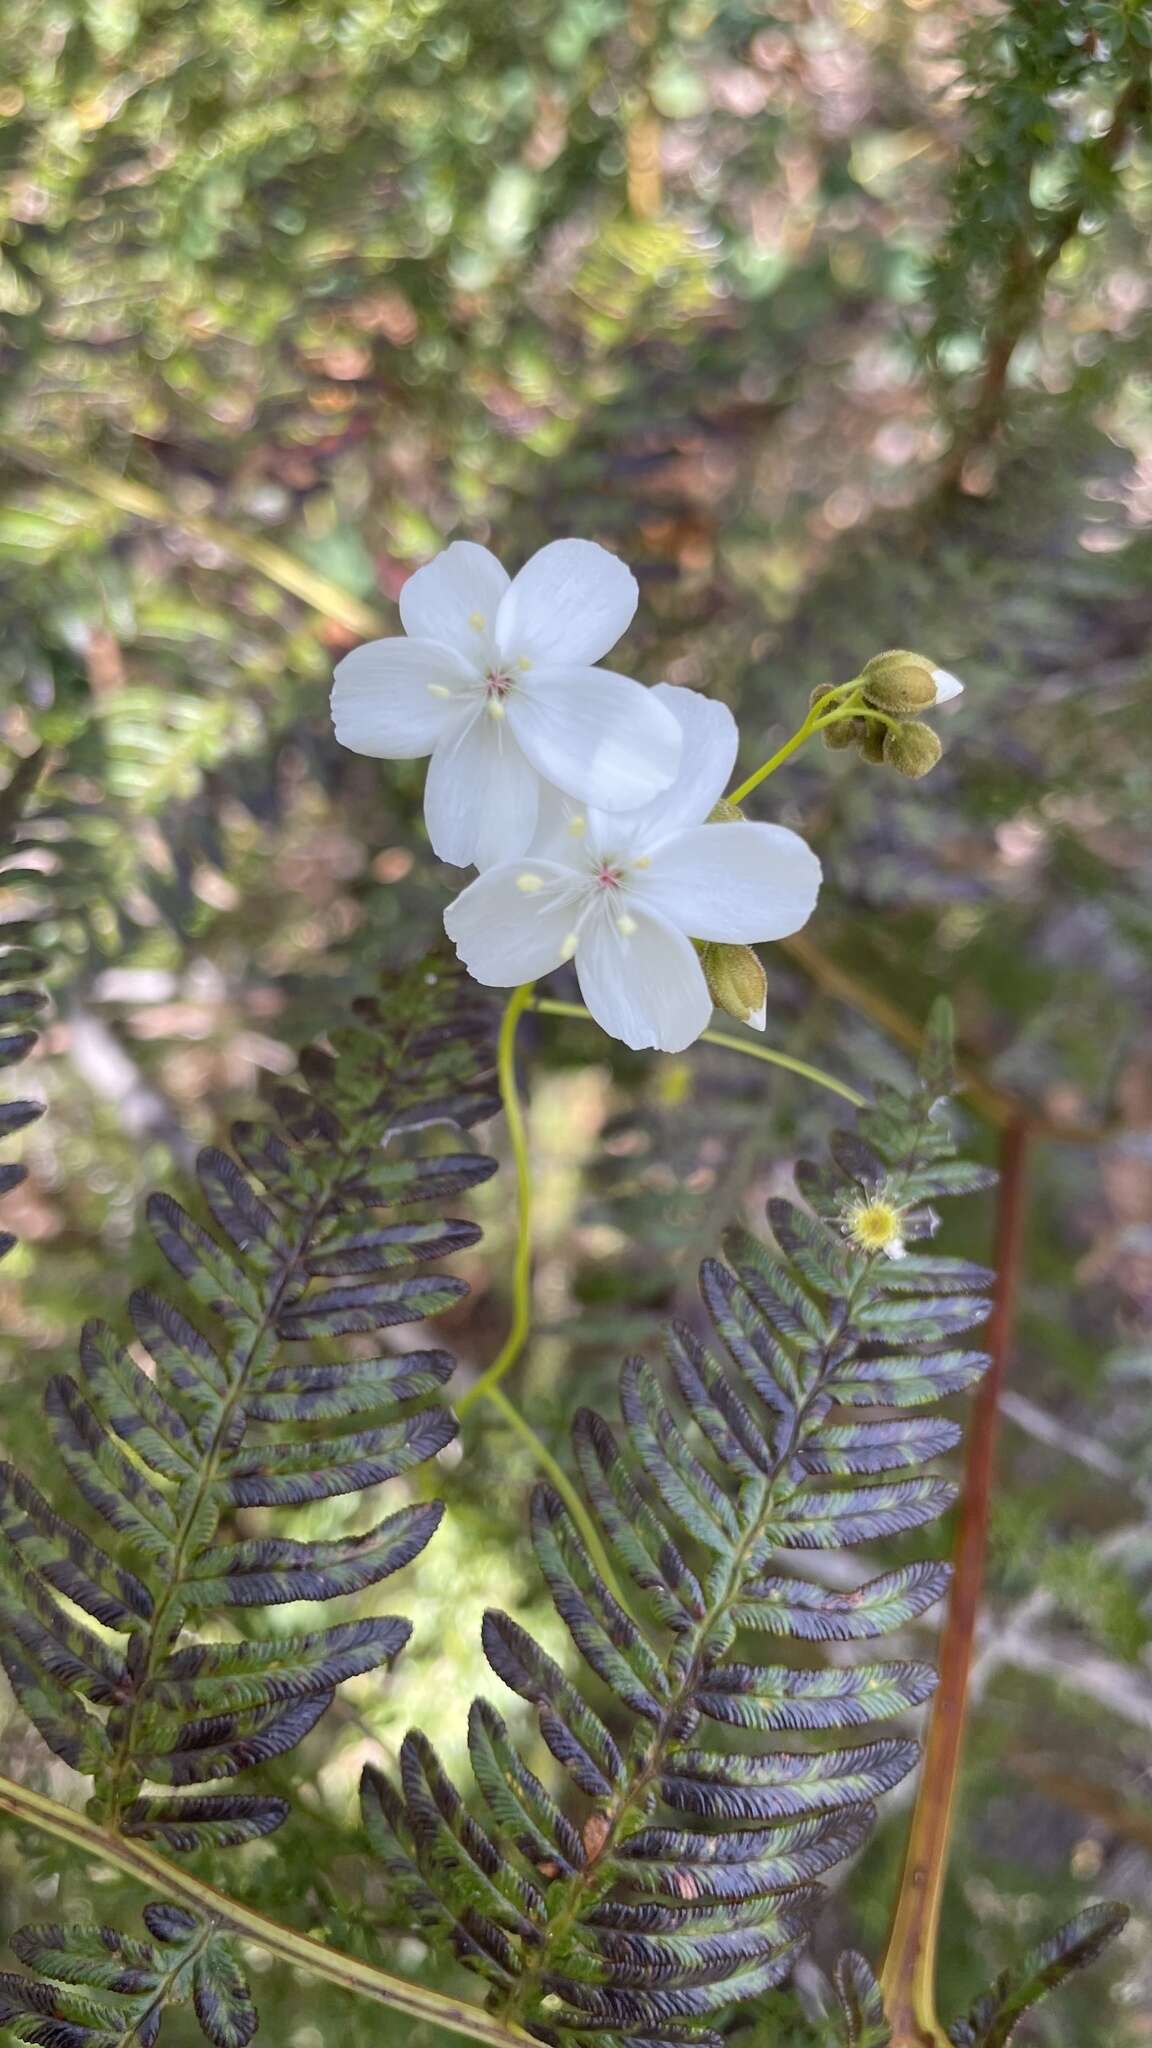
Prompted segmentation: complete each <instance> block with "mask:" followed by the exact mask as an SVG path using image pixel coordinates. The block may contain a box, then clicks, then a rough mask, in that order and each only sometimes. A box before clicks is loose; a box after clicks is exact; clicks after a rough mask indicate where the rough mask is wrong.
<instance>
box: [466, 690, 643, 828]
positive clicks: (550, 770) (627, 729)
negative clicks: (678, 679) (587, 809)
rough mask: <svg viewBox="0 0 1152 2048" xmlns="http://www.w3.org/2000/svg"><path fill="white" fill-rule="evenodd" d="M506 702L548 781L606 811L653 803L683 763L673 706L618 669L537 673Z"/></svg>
mask: <svg viewBox="0 0 1152 2048" xmlns="http://www.w3.org/2000/svg"><path fill="white" fill-rule="evenodd" d="M505 703H506V708H507V714H508V723H509V724H510V725H511V726H512V727H513V729H514V731H515V733H516V737H517V739H518V740H519V741H520V744H521V746H522V747H523V749H524V752H525V753H526V754H527V756H528V758H529V760H530V761H531V762H532V763H533V765H534V766H535V767H536V768H537V769H539V771H540V774H541V775H543V776H544V778H545V780H546V781H548V782H554V783H555V784H556V786H557V788H558V789H562V790H563V791H564V792H565V794H566V795H568V796H574V797H576V798H577V799H578V800H579V801H580V802H581V803H595V804H596V805H597V806H598V808H599V809H600V810H604V811H629V810H634V809H635V808H636V807H637V805H639V804H646V803H648V801H649V800H650V799H651V798H652V797H654V796H655V795H656V794H657V792H658V791H659V790H662V789H667V788H668V785H669V783H670V782H671V781H672V779H673V777H674V776H675V774H676V770H677V768H678V767H679V765H680V752H681V747H682V744H683V742H682V740H681V736H680V727H679V726H678V725H677V723H676V720H675V718H674V717H673V716H672V713H671V712H670V711H669V710H668V708H667V706H666V705H664V704H662V703H661V702H660V699H659V698H658V697H657V696H656V694H655V692H654V691H653V690H646V689H645V688H644V685H643V683H634V682H632V681H630V679H629V678H628V677H627V676H618V675H614V674H613V672H612V670H611V669H607V668H546V669H534V670H533V671H532V672H531V673H530V674H529V675H526V676H524V678H523V679H522V681H521V682H520V683H519V685H518V686H517V687H516V688H514V689H513V690H512V691H511V693H510V694H509V696H508V697H507V698H506V700H505Z"/></svg>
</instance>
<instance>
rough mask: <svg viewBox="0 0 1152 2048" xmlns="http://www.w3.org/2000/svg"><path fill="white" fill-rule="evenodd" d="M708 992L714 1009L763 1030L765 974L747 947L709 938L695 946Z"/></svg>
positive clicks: (766, 987) (766, 978)
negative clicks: (714, 1006)
mask: <svg viewBox="0 0 1152 2048" xmlns="http://www.w3.org/2000/svg"><path fill="white" fill-rule="evenodd" d="M698 951H699V954H700V965H701V967H702V968H703V969H704V979H705V981H706V982H707V983H708V993H709V995H710V996H711V998H712V1001H713V1002H714V1003H715V1005H716V1008H717V1009H718V1010H724V1011H726V1013H727V1014H728V1016H729V1017H735V1018H736V1021H737V1023H739V1024H751V1025H753V1026H754V1027H755V1029H756V1030H757V1031H763V1029H764V1025H765V1022H766V1021H767V1014H768V977H767V975H766V974H765V972H764V969H763V967H762V966H761V964H760V961H759V960H758V959H757V957H756V954H755V953H754V952H753V951H752V948H751V946H730V945H727V944H722V943H721V942H720V941H718V940H713V939H709V940H706V941H705V942H704V943H703V944H701V945H698Z"/></svg>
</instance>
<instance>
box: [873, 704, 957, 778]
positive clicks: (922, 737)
mask: <svg viewBox="0 0 1152 2048" xmlns="http://www.w3.org/2000/svg"><path fill="white" fill-rule="evenodd" d="M943 751H944V750H943V748H942V747H941V745H940V741H939V739H938V737H937V735H936V734H935V733H934V732H933V730H932V727H931V726H930V725H922V724H921V723H920V721H919V720H918V719H914V720H912V721H911V722H910V723H909V724H908V725H890V726H889V727H888V730H887V732H886V734H885V736H884V759H885V761H886V762H887V763H888V766H889V767H890V768H895V770H896V772H897V774H899V775H907V776H908V777H909V778H910V779H911V780H912V781H916V780H917V778H918V777H919V776H921V775H927V774H928V771H929V769H931V768H934V767H935V766H936V763H937V761H938V760H939V759H940V756H941V754H942V753H943Z"/></svg>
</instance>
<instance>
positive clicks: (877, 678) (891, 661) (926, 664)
mask: <svg viewBox="0 0 1152 2048" xmlns="http://www.w3.org/2000/svg"><path fill="white" fill-rule="evenodd" d="M860 680H861V682H862V684H863V686H864V699H865V702H866V703H868V704H874V705H875V707H876V709H877V711H890V712H892V713H894V715H895V716H896V717H897V718H903V717H906V716H908V715H910V714H911V713H913V712H916V711H925V710H927V708H928V706H929V704H934V703H935V702H936V672H935V669H934V668H933V665H932V663H931V662H930V661H928V660H927V659H926V657H925V656H924V655H923V654H910V653H909V652H908V650H907V649H906V648H903V647H890V648H889V649H888V652H887V653H886V654H874V655H873V656H872V659H871V661H868V662H865V664H864V668H863V671H862V674H861V678H860Z"/></svg>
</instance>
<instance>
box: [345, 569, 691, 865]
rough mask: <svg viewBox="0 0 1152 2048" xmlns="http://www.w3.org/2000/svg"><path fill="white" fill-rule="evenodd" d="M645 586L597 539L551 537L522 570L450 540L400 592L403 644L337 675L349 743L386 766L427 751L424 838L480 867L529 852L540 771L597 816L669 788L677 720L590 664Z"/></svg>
mask: <svg viewBox="0 0 1152 2048" xmlns="http://www.w3.org/2000/svg"><path fill="white" fill-rule="evenodd" d="M636 595H637V592H636V579H635V577H634V576H633V575H632V573H631V571H630V570H628V569H626V568H625V566H624V564H623V562H621V561H618V560H617V558H616V556H615V555H610V554H609V553H608V551H607V549H606V548H601V547H597V546H596V545H595V543H594V542H593V541H587V540H556V541H552V542H551V543H550V545H549V546H548V547H544V548H541V549H540V551H539V553H538V554H535V555H533V557H532V559H531V561H530V562H527V563H525V565H524V567H523V568H522V569H521V571H520V573H519V575H518V576H516V577H514V578H511V577H509V575H508V573H507V571H506V570H505V569H502V568H501V566H500V564H499V562H498V561H497V560H496V557H495V555H492V554H489V552H488V549H487V548H481V547H477V546H475V545H474V543H473V542H471V541H465V540H458V541H453V543H452V545H451V547H449V548H445V550H444V553H443V554H441V555H437V556H436V558H435V560H434V561H431V562H429V563H427V564H426V565H425V567H424V568H423V569H417V570H416V573H415V575H413V576H410V577H409V578H408V581H407V583H406V584H405V585H404V588H403V590H402V591H401V593H400V617H401V620H402V622H403V626H404V631H405V634H406V635H407V636H408V637H407V638H406V639H397V640H373V641H371V642H370V643H369V644H368V645H367V646H366V647H358V648H357V649H356V651H355V653H354V654H349V655H348V656H347V657H346V659H345V660H344V661H342V662H341V663H340V665H339V667H338V668H337V670H336V681H335V685H334V688H333V691H332V716H333V720H334V722H335V727H336V737H337V739H338V740H339V741H340V743H341V745H342V746H345V747H351V748H352V750H353V752H355V753H358V754H371V755H374V756H375V757H377V758H378V759H385V760H396V761H406V760H412V759H415V758H417V757H418V756H419V755H421V754H431V756H432V760H431V763H430V765H429V769H428V781H427V785H426V788H425V792H424V816H425V820H426V822H427V826H428V836H429V838H430V839H431V841H432V845H433V848H434V850H435V851H436V852H437V853H438V854H439V855H440V857H441V859H442V860H448V861H453V862H454V863H455V864H456V865H457V866H458V867H466V866H467V865H468V864H469V863H470V862H472V861H474V862H475V863H476V865H477V866H478V867H487V866H488V865H490V863H491V862H493V861H497V860H507V859H510V858H511V857H512V856H513V855H514V854H517V853H523V851H524V849H525V847H527V846H528V844H529V843H530V841H531V839H532V835H533V833H534V831H535V829H536V821H537V815H538V806H539V797H540V786H541V780H543V781H544V782H546V783H551V784H555V785H556V787H557V788H558V789H561V790H564V791H565V792H566V793H567V794H568V795H570V796H574V797H576V798H577V799H578V800H579V801H580V802H582V803H584V802H591V801H593V800H595V802H596V803H597V805H598V806H599V807H600V809H601V810H605V811H626V810H634V809H635V808H636V806H637V805H638V804H644V803H647V802H648V800H649V798H650V797H653V796H655V795H656V794H657V793H658V792H659V791H660V790H663V789H667V788H668V785H669V783H670V782H671V781H672V778H673V776H674V775H675V773H676V769H677V767H678V765H679V760H680V729H679V726H678V725H677V723H676V720H675V719H674V718H673V717H672V716H671V714H670V713H669V711H668V709H667V707H666V706H665V705H663V704H661V703H660V701H659V699H658V698H657V697H655V696H654V694H653V692H652V691H651V690H647V689H645V688H644V686H643V685H642V684H641V683H634V682H632V681H631V680H630V679H629V677H627V676H620V675H614V674H613V673H612V672H611V671H610V670H608V669H602V668H595V667H593V663H595V662H597V661H599V660H600V657H601V656H602V655H604V654H606V653H607V652H608V649H609V648H610V647H613V646H614V645H615V643H616V641H617V640H618V639H619V638H620V635H621V634H622V633H623V632H624V631H625V630H626V628H627V627H628V625H629V623H630V621H631V618H632V615H633V613H634V611H635V610H636Z"/></svg>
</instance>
